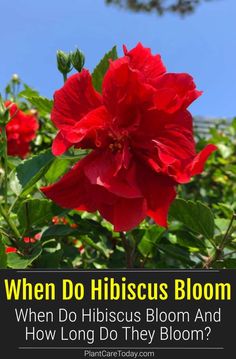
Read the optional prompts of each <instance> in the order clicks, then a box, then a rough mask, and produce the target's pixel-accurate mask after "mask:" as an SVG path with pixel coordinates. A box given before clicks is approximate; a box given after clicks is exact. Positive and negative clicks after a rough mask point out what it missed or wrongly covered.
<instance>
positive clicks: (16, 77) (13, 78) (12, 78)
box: [11, 74, 20, 84]
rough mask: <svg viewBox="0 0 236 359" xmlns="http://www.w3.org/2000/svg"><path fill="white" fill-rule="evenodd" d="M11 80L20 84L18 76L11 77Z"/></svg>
mask: <svg viewBox="0 0 236 359" xmlns="http://www.w3.org/2000/svg"><path fill="white" fill-rule="evenodd" d="M11 80H12V82H13V83H15V84H20V77H19V75H17V74H13V75H12V77H11Z"/></svg>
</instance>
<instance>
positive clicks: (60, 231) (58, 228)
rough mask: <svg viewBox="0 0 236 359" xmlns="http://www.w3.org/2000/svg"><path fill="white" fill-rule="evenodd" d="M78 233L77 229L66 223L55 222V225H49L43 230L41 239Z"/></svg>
mask: <svg viewBox="0 0 236 359" xmlns="http://www.w3.org/2000/svg"><path fill="white" fill-rule="evenodd" d="M76 233H77V230H76V229H73V228H71V227H69V226H66V225H64V224H54V225H53V226H51V227H48V228H47V229H46V230H45V231H44V232H43V234H42V237H41V240H42V241H44V240H45V239H49V238H57V237H64V236H71V235H74V234H76Z"/></svg>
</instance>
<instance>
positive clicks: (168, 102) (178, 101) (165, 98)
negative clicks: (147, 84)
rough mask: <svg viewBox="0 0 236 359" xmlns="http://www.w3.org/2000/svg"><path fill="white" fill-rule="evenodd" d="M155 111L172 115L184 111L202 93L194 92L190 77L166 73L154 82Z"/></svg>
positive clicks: (194, 88) (193, 84) (194, 86)
mask: <svg viewBox="0 0 236 359" xmlns="http://www.w3.org/2000/svg"><path fill="white" fill-rule="evenodd" d="M155 87H156V89H157V92H156V95H155V105H156V108H157V110H159V111H165V112H168V113H174V112H176V111H178V110H180V109H186V108H187V107H188V106H189V105H190V104H191V103H192V102H193V101H194V100H196V99H197V98H198V97H199V96H201V94H202V92H201V91H198V90H196V85H195V83H194V81H193V78H192V76H190V75H188V74H174V73H168V74H165V75H164V76H161V77H159V78H158V79H157V80H156V81H155Z"/></svg>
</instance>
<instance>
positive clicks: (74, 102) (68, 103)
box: [51, 69, 102, 131]
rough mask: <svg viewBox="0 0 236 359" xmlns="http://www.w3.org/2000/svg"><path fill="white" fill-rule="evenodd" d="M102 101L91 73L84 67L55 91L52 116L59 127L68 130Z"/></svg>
mask: <svg viewBox="0 0 236 359" xmlns="http://www.w3.org/2000/svg"><path fill="white" fill-rule="evenodd" d="M101 103H102V99H101V95H100V94H99V93H98V92H96V91H95V90H94V88H93V85H92V78H91V75H90V73H89V72H88V71H87V70H84V69H83V70H82V71H81V72H80V73H77V74H75V75H72V76H71V77H69V78H68V80H67V81H66V82H65V84H64V86H63V87H62V88H61V89H60V90H58V91H56V92H55V95H54V106H53V110H52V114H51V118H52V121H53V122H54V124H55V126H56V127H57V128H58V129H60V130H63V131H64V130H65V131H67V130H69V129H70V128H71V127H72V126H74V125H75V123H76V122H78V121H80V120H81V118H83V117H84V116H85V115H86V114H87V113H88V112H90V111H91V110H93V109H95V108H97V107H98V106H100V105H101Z"/></svg>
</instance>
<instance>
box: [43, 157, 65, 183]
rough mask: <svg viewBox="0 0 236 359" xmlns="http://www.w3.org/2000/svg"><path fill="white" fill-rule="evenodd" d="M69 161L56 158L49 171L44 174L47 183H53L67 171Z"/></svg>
mask: <svg viewBox="0 0 236 359" xmlns="http://www.w3.org/2000/svg"><path fill="white" fill-rule="evenodd" d="M70 164H71V161H70V160H69V159H61V158H56V159H55V160H54V161H53V163H52V165H51V166H50V168H49V170H48V171H47V173H46V174H45V178H46V180H47V182H49V183H54V182H56V181H57V180H59V178H60V177H61V176H62V175H63V174H64V173H65V172H66V171H67V170H68V169H69V167H70Z"/></svg>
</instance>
